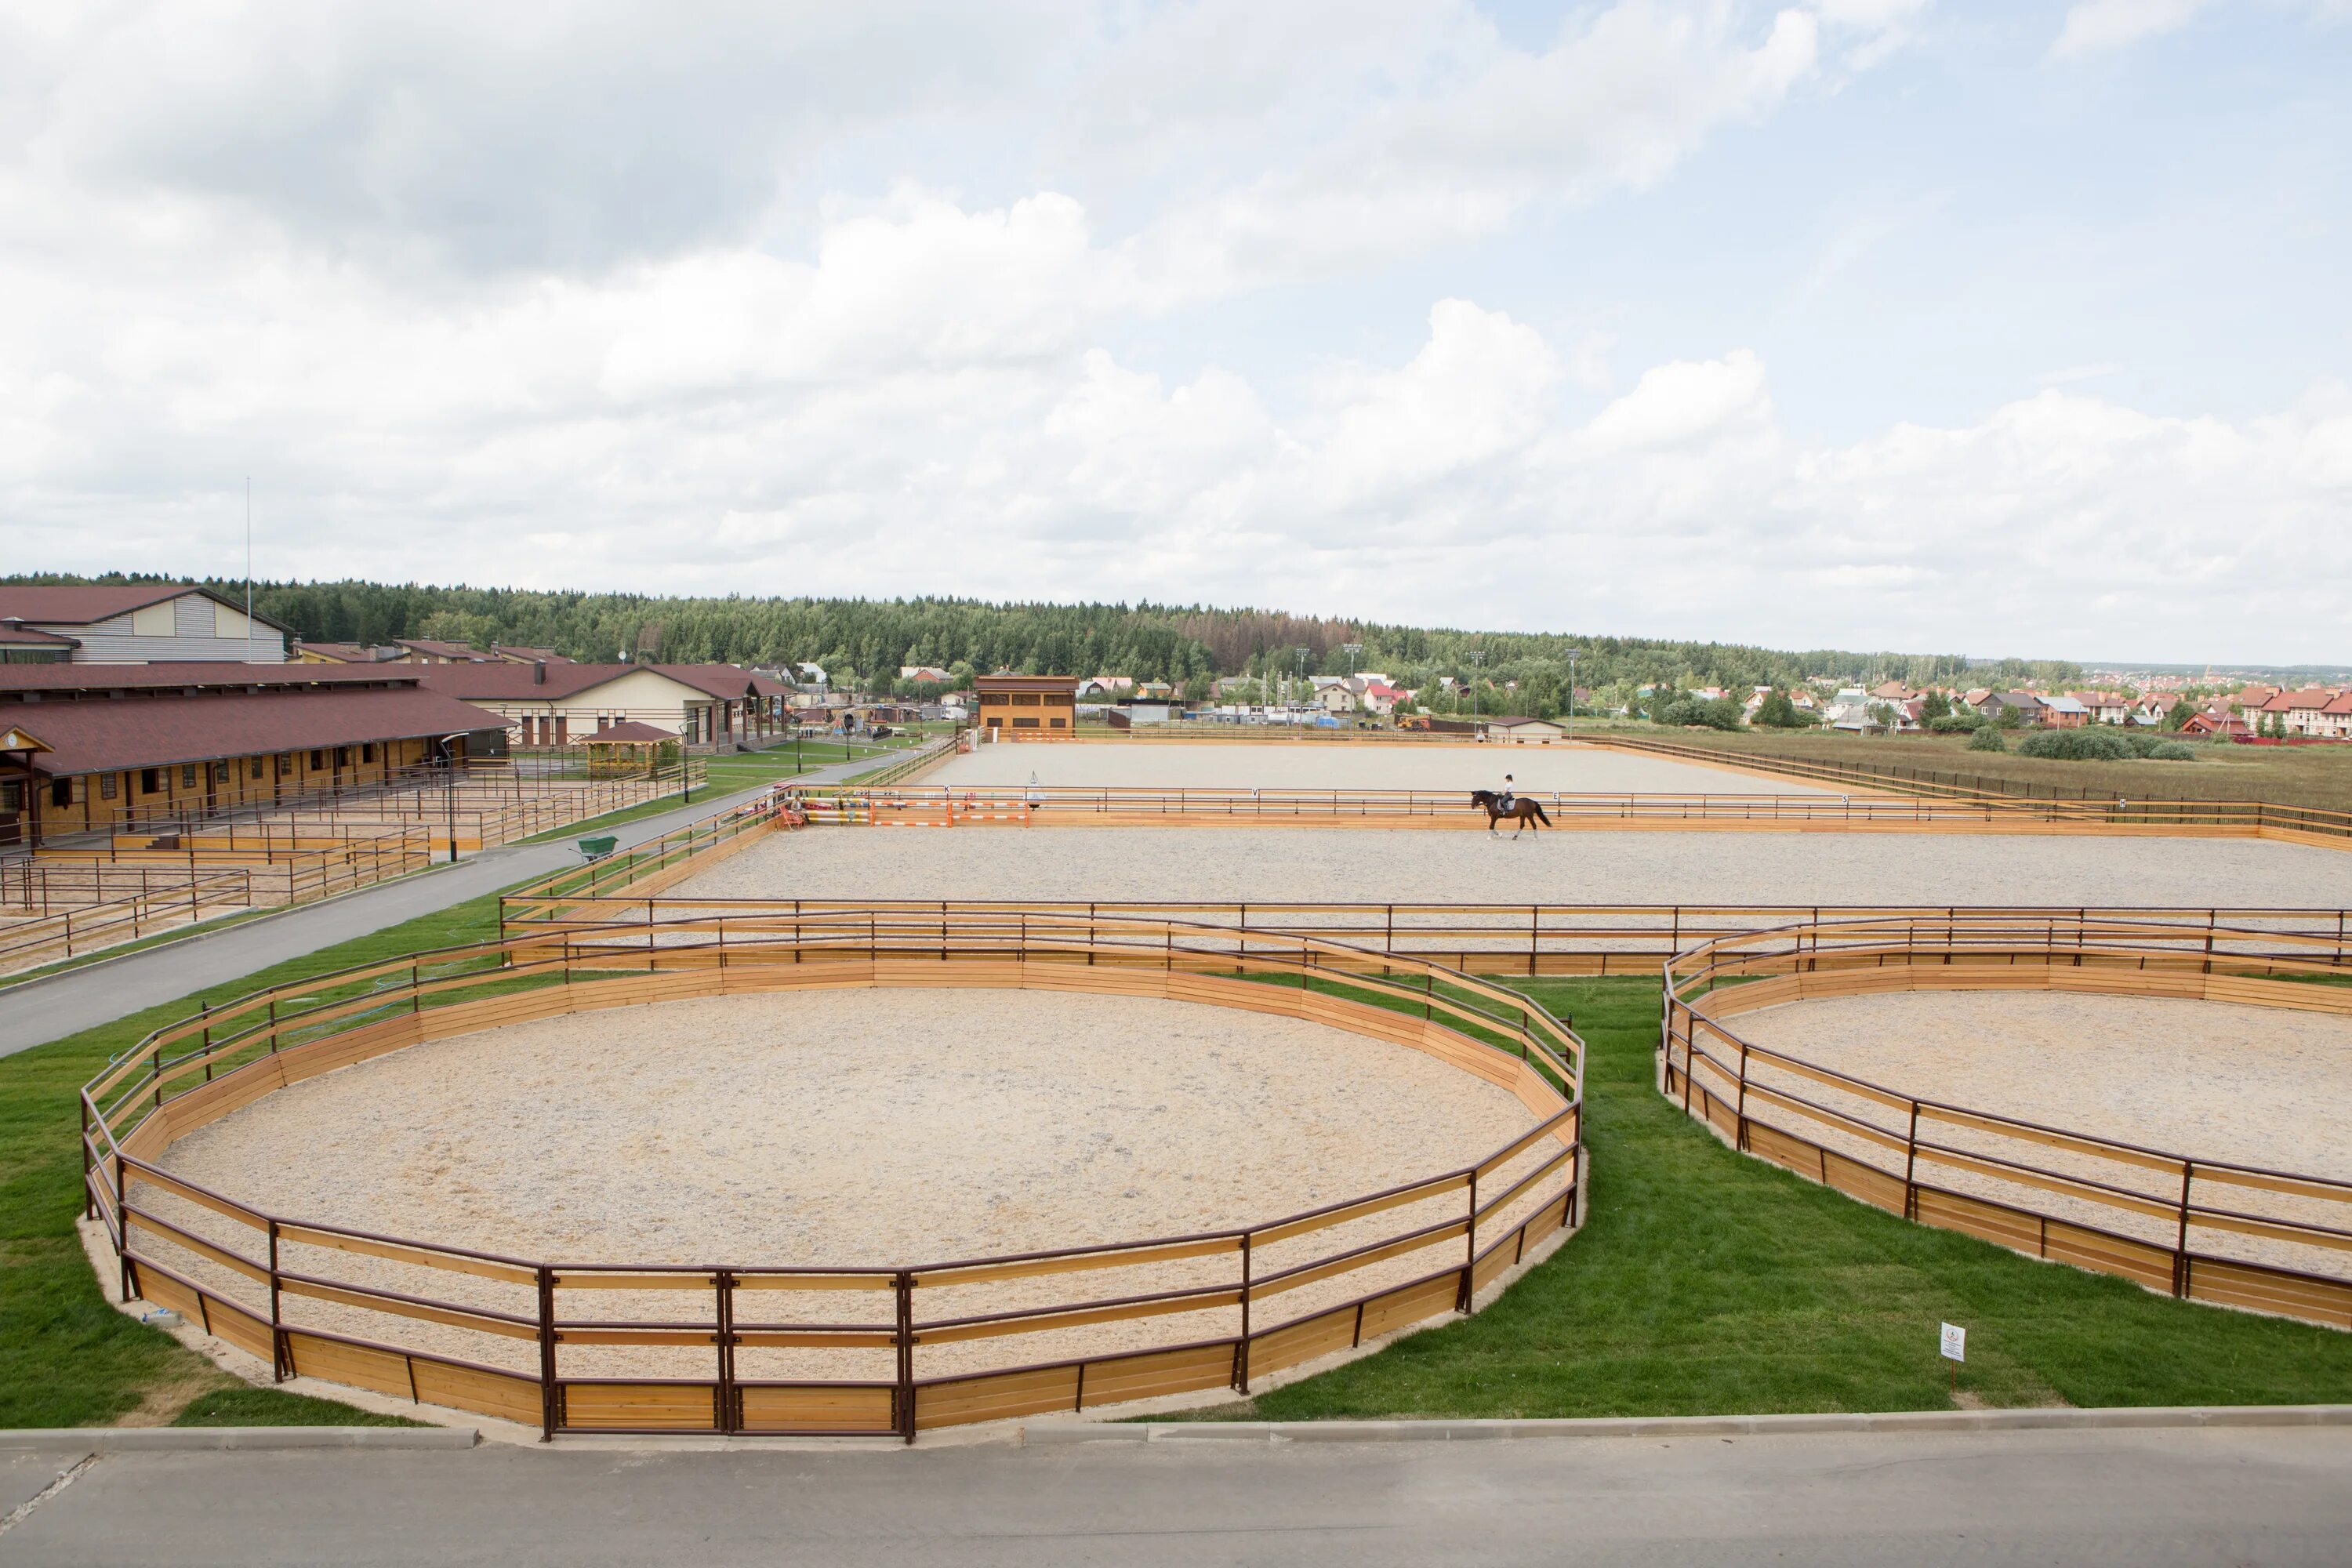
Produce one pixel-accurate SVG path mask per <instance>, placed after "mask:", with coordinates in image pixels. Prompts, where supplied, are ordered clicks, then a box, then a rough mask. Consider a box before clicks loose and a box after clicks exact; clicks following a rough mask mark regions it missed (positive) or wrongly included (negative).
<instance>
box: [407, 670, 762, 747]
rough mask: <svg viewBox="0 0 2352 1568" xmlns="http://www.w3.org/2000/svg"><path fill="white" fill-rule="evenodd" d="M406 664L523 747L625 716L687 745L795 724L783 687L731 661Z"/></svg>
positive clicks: (740, 738)
mask: <svg viewBox="0 0 2352 1568" xmlns="http://www.w3.org/2000/svg"><path fill="white" fill-rule="evenodd" d="M378 668H382V667H378ZM394 668H400V667H397V666H395V667H394ZM406 668H415V669H417V670H419V671H421V672H423V679H424V681H425V685H426V686H427V687H429V688H430V689H433V690H435V691H438V692H441V693H442V694H443V695H445V696H448V697H454V698H457V699H458V700H461V701H465V702H472V703H476V704H478V705H479V706H481V707H483V708H487V709H488V710H490V711H492V712H494V713H497V714H499V715H500V716H502V717H503V718H504V719H505V720H506V721H507V723H508V724H509V726H510V727H511V728H513V729H514V730H515V731H517V732H518V733H519V735H520V744H522V745H526V746H567V745H571V744H572V743H573V742H576V741H579V740H580V739H582V738H583V737H585V736H587V735H590V734H593V732H595V731H598V730H602V729H604V727H606V726H607V725H610V724H615V723H619V722H621V721H625V720H633V721H636V722H637V723H640V724H650V725H652V726H653V727H654V728H655V729H656V730H660V731H665V732H667V733H668V734H671V735H675V736H677V737H678V738H679V739H680V740H682V741H683V742H686V743H687V744H688V745H689V746H724V745H730V744H732V745H756V744H759V743H760V742H764V741H767V740H770V739H773V738H776V737H779V736H782V735H788V734H790V733H792V732H793V728H794V727H795V726H794V723H793V719H792V717H791V715H790V714H789V713H788V712H787V710H786V707H785V703H786V700H787V699H788V698H789V697H791V695H792V691H793V689H792V688H791V687H789V686H786V685H784V684H783V683H782V682H781V681H777V680H772V679H768V678H767V677H765V676H761V675H755V674H753V673H752V672H751V671H750V670H748V669H743V668H739V667H738V666H735V665H731V664H573V663H570V662H563V663H555V664H541V663H533V664H507V663H503V662H501V663H495V664H494V663H487V662H485V663H447V664H431V663H419V664H415V665H411V666H407V667H406Z"/></svg>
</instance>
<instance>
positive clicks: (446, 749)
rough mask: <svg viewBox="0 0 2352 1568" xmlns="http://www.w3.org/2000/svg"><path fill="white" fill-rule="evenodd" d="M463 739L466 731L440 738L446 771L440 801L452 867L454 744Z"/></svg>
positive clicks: (454, 845)
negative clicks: (446, 829) (446, 827)
mask: <svg viewBox="0 0 2352 1568" xmlns="http://www.w3.org/2000/svg"><path fill="white" fill-rule="evenodd" d="M465 738H466V731H463V730H453V731H450V732H449V733H448V734H446V735H444V736H442V737H441V765H442V766H443V767H444V768H446V769H447V770H448V772H447V776H446V777H445V778H443V779H442V781H441V800H442V803H443V805H444V806H445V807H446V818H445V820H446V825H447V826H448V830H449V864H451V865H452V866H454V865H456V864H457V745H456V742H459V741H462V740H464V739H465Z"/></svg>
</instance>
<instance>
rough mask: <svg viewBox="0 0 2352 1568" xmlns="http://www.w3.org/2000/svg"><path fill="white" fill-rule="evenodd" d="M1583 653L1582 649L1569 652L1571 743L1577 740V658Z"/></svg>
mask: <svg viewBox="0 0 2352 1568" xmlns="http://www.w3.org/2000/svg"><path fill="white" fill-rule="evenodd" d="M1583 651H1584V649H1582V648H1580V647H1572V648H1570V649H1569V650H1568V738H1569V739H1570V740H1571V741H1573V740H1575V739H1576V656H1577V655H1578V654H1580V653H1582V652H1583Z"/></svg>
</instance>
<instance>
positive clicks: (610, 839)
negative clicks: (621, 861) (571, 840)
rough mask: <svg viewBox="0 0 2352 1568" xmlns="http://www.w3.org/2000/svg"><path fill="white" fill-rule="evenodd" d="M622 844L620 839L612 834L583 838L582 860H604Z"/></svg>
mask: <svg viewBox="0 0 2352 1568" xmlns="http://www.w3.org/2000/svg"><path fill="white" fill-rule="evenodd" d="M620 844H621V840H620V838H619V837H618V836H617V835H614V834H611V833H603V834H599V835H597V836H596V837H593V838H583V839H582V840H581V841H580V858H582V859H583V860H591V861H593V860H602V859H603V858H604V857H605V856H607V855H610V854H611V853H612V852H613V851H614V849H617V848H618V847H620Z"/></svg>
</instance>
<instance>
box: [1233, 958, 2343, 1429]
mask: <svg viewBox="0 0 2352 1568" xmlns="http://www.w3.org/2000/svg"><path fill="white" fill-rule="evenodd" d="M1527 989H1528V991H1529V993H1530V994H1533V995H1535V996H1536V997H1537V998H1538V999H1539V1000H1541V1001H1543V1002H1544V1003H1545V1004H1546V1005H1549V1006H1550V1007H1551V1008H1552V1009H1553V1010H1554V1011H1555V1012H1565V1011H1572V1012H1573V1014H1574V1016H1575V1019H1576V1026H1577V1030H1578V1032H1579V1033H1580V1035H1582V1036H1583V1037H1584V1038H1585V1040H1586V1042H1587V1044H1588V1046H1589V1047H1590V1049H1591V1060H1590V1062H1589V1064H1588V1067H1587V1073H1586V1087H1585V1096H1586V1106H1587V1125H1586V1134H1585V1136H1586V1141H1587V1143H1588V1146H1589V1147H1590V1149H1591V1155H1592V1164H1593V1172H1592V1191H1591V1194H1590V1196H1591V1210H1590V1213H1589V1218H1588V1222H1587V1224H1586V1226H1585V1228H1584V1229H1583V1231H1582V1232H1581V1233H1580V1235H1578V1236H1576V1237H1573V1238H1572V1239H1570V1241H1569V1242H1568V1243H1567V1244H1566V1245H1565V1246H1564V1247H1561V1248H1560V1249H1559V1251H1558V1252H1557V1253H1555V1254H1554V1255H1553V1256H1552V1257H1551V1258H1549V1260H1548V1261H1547V1262H1545V1263H1544V1264H1543V1265H1542V1266H1541V1267H1540V1268H1537V1269H1535V1270H1533V1271H1531V1272H1530V1273H1529V1274H1528V1277H1527V1278H1526V1279H1523V1280H1521V1281H1520V1282H1519V1283H1518V1284H1517V1286H1515V1287H1514V1288H1513V1289H1510V1290H1509V1291H1508V1292H1507V1293H1506V1294H1505V1295H1504V1296H1503V1298H1502V1299H1501V1300H1498V1301H1496V1303H1495V1304H1494V1305H1493V1306H1492V1307H1489V1308H1488V1309H1486V1310H1485V1311H1483V1312H1481V1313H1480V1314H1479V1315H1478V1316H1477V1317H1475V1318H1471V1319H1465V1320H1463V1321H1459V1322H1456V1323H1453V1324H1449V1325H1447V1326H1445V1327H1444V1328H1440V1329H1436V1330H1433V1331H1430V1332H1427V1333H1423V1334H1418V1335H1415V1336H1413V1337H1412V1338H1411V1339H1409V1340H1405V1341H1403V1342H1400V1343H1398V1344H1396V1345H1394V1346H1392V1347H1391V1348H1390V1349H1389V1350H1387V1351H1384V1352H1381V1353H1380V1354H1378V1355H1375V1356H1370V1357H1367V1358H1366V1359H1365V1360H1363V1361H1360V1362H1357V1363H1353V1364H1351V1365H1349V1366H1345V1367H1341V1368H1339V1369H1337V1370H1335V1371H1332V1372H1329V1373H1323V1374H1322V1375H1320V1376H1318V1377H1314V1378H1309V1379H1307V1380H1306V1381H1304V1382H1300V1383H1297V1384H1291V1385H1290V1386H1289V1387H1286V1388H1282V1389H1277V1390H1275V1391H1273V1392H1271V1393H1268V1394H1262V1395H1260V1396H1258V1397H1257V1398H1256V1399H1255V1400H1253V1401H1250V1402H1248V1404H1247V1405H1235V1406H1226V1407H1223V1408H1221V1409H1219V1410H1218V1411H1215V1412H1213V1413H1212V1414H1213V1415H1218V1416H1227V1417H1233V1416H1256V1417H1260V1418H1265V1419H1277V1420H1299V1419H1312V1418H1321V1417H1340V1416H1409V1415H1455V1416H1460V1415H1494V1416H1512V1415H1698V1414H1704V1413H1720V1412H1742V1413H1748V1412H1760V1411H1814V1410H1927V1409H1939V1408H1948V1406H1949V1405H1950V1402H1951V1401H1950V1394H1949V1393H1948V1374H1947V1373H1946V1370H1945V1366H1946V1363H1943V1362H1942V1361H1941V1360H1940V1359H1939V1358H1938V1356H1937V1348H1936V1328H1937V1323H1938V1322H1940V1321H1947V1320H1948V1321H1952V1322H1957V1323H1959V1324H1962V1325H1963V1326H1965V1327H1966V1328H1967V1329H1968V1330H1969V1362H1968V1365H1967V1366H1966V1367H1965V1368H1964V1369H1963V1370H1962V1372H1961V1374H1960V1387H1961V1389H1962V1390H1963V1391H1964V1392H1965V1393H1967V1394H1973V1395H1975V1396H1976V1397H1978V1398H1980V1399H1982V1400H1983V1401H1985V1402H1986V1403H1988V1404H1990V1405H2042V1404H2053V1403H2057V1402H2060V1401H2063V1402H2065V1403H2067V1404H2072V1405H2196V1404H2261V1403H2272V1402H2277V1403H2288V1404H2294V1403H2307V1402H2314V1401H2341V1400H2346V1399H2352V1334H2346V1333H2343V1332H2339V1331H2332V1330H2327V1329H2321V1328H2315V1327H2312V1326H2309V1325H2306V1324H2301V1323H2294V1322H2286V1321H2280V1320H2275V1319H2269V1318H2258V1317H2253V1316H2251V1315H2249V1314H2245V1313H2241V1312H2231V1311H2226V1310H2221V1309H2218V1308H2211V1307H2200V1306H2193V1305H2190V1304H2189V1303H2186V1302H2180V1301H2174V1300H2168V1299H2166V1298H2163V1297H2159V1296H2155V1295H2151V1294H2149V1293H2148V1292H2147V1291H2144V1290H2142V1289H2138V1288H2137V1286H2134V1285H2130V1284H2127V1283H2126V1282H2125V1281H2123V1280H2120V1279H2107V1278H2105V1277H2103V1276H2098V1275H2092V1274H2085V1273H2082V1272H2080V1271H2078V1270H2075V1269H2073V1268H2064V1267H2062V1266H2059V1265H2054V1264H2047V1263H2039V1262H2035V1261H2033V1260H2032V1259H2030V1258H2020V1257H2018V1256H2016V1255H2014V1254H2012V1253H2009V1252H2005V1251H2003V1250H2001V1249H2000V1248H1998V1247H1992V1246H1990V1245H1989V1244H1986V1243H1984V1242H1979V1241H1977V1240H1974V1239H1973V1238H1971V1237H1964V1236H1958V1235H1955V1234H1953V1233H1951V1232H1948V1231H1938V1230H1931V1229H1928V1228H1927V1227H1926V1226H1916V1225H1911V1224H1907V1223H1906V1222H1905V1221H1903V1220H1901V1219H1898V1218H1896V1217H1895V1216H1894V1215H1886V1214H1882V1213H1880V1212H1879V1211H1877V1210H1875V1209H1872V1208H1868V1207H1865V1206H1864V1205H1861V1204H1858V1203H1855V1202H1853V1200H1851V1199H1848V1198H1844V1197H1842V1196H1840V1195H1838V1194H1835V1193H1832V1192H1830V1191H1828V1190H1826V1189H1824V1188H1822V1187H1819V1186H1816V1185H1813V1184H1811V1183H1807V1182H1802V1181H1800V1180H1799V1179H1798V1178H1796V1177H1795V1176H1792V1175H1790V1174H1789V1173H1786V1172H1783V1171H1780V1170H1777V1169H1775V1168H1773V1167H1771V1166H1769V1165H1766V1164H1764V1163H1762V1162H1760V1161H1758V1160H1755V1159H1752V1158H1750V1157H1748V1156H1745V1155H1741V1154H1738V1153H1735V1152H1732V1151H1731V1150H1729V1149H1727V1148H1725V1147H1724V1146H1723V1145H1722V1144H1720V1143H1718V1142H1716V1140H1715V1139H1714V1138H1712V1137H1711V1136H1709V1135H1708V1134H1707V1133H1706V1132H1705V1131H1702V1130H1701V1129H1700V1128H1699V1126H1698V1125H1697V1124H1696V1122H1693V1121H1689V1120H1687V1119H1686V1118H1685V1117H1684V1116H1683V1114H1682V1113H1681V1111H1680V1110H1678V1109H1677V1108H1675V1106H1673V1105H1672V1104H1670V1103H1669V1102H1668V1101H1667V1100H1665V1099H1664V1097H1663V1096H1661V1095H1660V1094H1659V1093H1658V1092H1657V1091H1656V1089H1654V1088H1653V1087H1652V1083H1653V1078H1652V1071H1653V1068H1652V1055H1653V1051H1654V1047H1655V1043H1656V1039H1657V1017H1658V989H1657V986H1656V985H1655V984H1654V983H1651V982H1648V981H1639V980H1599V981H1585V982H1534V983H1530V984H1528V987H1527Z"/></svg>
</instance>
